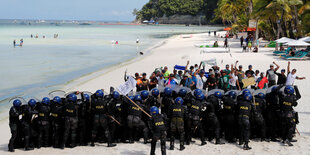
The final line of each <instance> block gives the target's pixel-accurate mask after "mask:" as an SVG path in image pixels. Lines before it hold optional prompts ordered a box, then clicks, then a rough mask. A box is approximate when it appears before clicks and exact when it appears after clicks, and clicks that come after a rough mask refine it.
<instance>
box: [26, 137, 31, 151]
mask: <svg viewBox="0 0 310 155" xmlns="http://www.w3.org/2000/svg"><path fill="white" fill-rule="evenodd" d="M29 150H33V148H32V147H29V138H27V137H25V151H29Z"/></svg>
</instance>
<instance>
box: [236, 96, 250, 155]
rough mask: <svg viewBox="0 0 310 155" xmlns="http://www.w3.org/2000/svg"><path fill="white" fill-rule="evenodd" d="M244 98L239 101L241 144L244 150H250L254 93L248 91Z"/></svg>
mask: <svg viewBox="0 0 310 155" xmlns="http://www.w3.org/2000/svg"><path fill="white" fill-rule="evenodd" d="M243 98H244V99H243V100H240V101H238V105H237V108H238V116H239V118H238V123H239V127H240V139H239V145H242V144H244V145H243V149H244V150H250V149H251V147H249V145H248V144H249V138H250V120H249V119H250V116H251V113H252V108H253V107H252V103H251V102H252V99H253V97H252V95H251V94H250V93H246V94H244V95H243Z"/></svg>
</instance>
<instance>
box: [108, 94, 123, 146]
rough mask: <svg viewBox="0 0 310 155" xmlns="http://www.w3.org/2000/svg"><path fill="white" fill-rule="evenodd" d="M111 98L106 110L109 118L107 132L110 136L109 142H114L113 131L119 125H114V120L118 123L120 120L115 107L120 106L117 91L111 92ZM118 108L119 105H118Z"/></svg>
mask: <svg viewBox="0 0 310 155" xmlns="http://www.w3.org/2000/svg"><path fill="white" fill-rule="evenodd" d="M111 96H112V98H111V99H110V100H109V101H108V103H107V109H108V117H109V131H110V135H111V140H112V141H115V139H114V138H115V131H116V129H117V128H119V125H117V124H116V122H115V120H114V119H117V121H118V122H119V121H120V119H119V117H116V116H119V114H118V112H119V111H118V109H117V107H116V106H117V105H118V104H120V102H121V100H120V94H119V93H118V92H117V91H113V92H112V94H111ZM118 106H119V105H118Z"/></svg>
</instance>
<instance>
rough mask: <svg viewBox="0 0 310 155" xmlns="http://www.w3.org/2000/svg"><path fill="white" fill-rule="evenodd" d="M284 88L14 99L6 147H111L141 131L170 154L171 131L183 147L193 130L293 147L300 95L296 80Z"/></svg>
mask: <svg viewBox="0 0 310 155" xmlns="http://www.w3.org/2000/svg"><path fill="white" fill-rule="evenodd" d="M282 87H283V86H278V87H273V89H272V91H271V92H269V93H267V94H266V95H265V94H264V93H258V94H257V95H255V96H254V97H253V96H252V95H253V94H251V92H250V90H248V89H244V90H243V91H242V92H241V93H237V92H236V91H229V92H227V93H226V94H224V93H223V92H222V91H216V92H215V93H213V94H211V95H209V96H205V95H204V93H203V91H201V90H199V89H196V90H194V91H193V92H189V91H188V90H186V89H183V88H181V89H179V90H178V92H176V91H173V90H172V89H170V88H165V89H164V91H163V92H162V93H160V91H159V90H158V89H157V88H154V89H152V90H151V94H149V92H148V91H142V92H140V93H139V94H140V95H135V96H122V95H120V94H119V93H118V92H117V91H113V92H111V93H110V94H108V95H104V92H103V91H102V90H98V91H96V93H95V94H93V95H91V96H89V95H88V94H84V93H83V92H82V93H80V92H75V93H71V94H69V95H67V96H66V97H64V98H60V97H58V96H56V97H54V98H53V99H52V100H50V99H49V98H47V97H44V98H43V99H42V101H41V102H37V101H36V100H34V99H30V100H29V101H28V104H26V105H22V102H21V100H19V99H16V100H14V101H13V106H12V107H11V109H10V112H9V115H10V117H9V121H10V123H9V125H10V129H11V133H12V137H11V139H10V141H9V145H8V147H9V151H11V152H13V151H14V149H15V148H24V149H25V150H32V149H33V148H34V147H37V148H40V147H48V146H51V145H52V146H53V147H54V148H61V149H64V147H65V146H68V147H72V148H73V147H76V146H77V144H79V145H81V146H86V145H87V144H88V143H89V142H90V146H95V142H100V143H102V142H107V143H108V145H107V146H108V147H114V146H116V144H113V143H114V142H124V143H134V141H138V140H139V139H140V138H143V139H144V143H145V144H146V143H148V142H149V137H151V138H152V141H151V154H155V148H156V142H157V141H158V140H160V141H161V142H160V144H161V152H162V154H166V139H167V137H168V138H169V139H170V150H174V142H175V139H179V140H180V148H179V150H181V151H182V150H184V149H185V146H184V145H189V144H190V143H192V142H194V141H192V138H193V137H199V138H200V140H201V145H205V144H207V143H206V139H207V140H208V141H212V140H213V139H215V144H224V143H223V142H222V141H221V138H225V139H226V140H227V141H228V142H229V143H234V142H236V139H239V145H243V149H245V150H248V149H251V147H249V145H248V143H249V139H250V138H261V140H262V141H268V142H269V141H270V140H272V141H278V140H277V138H281V139H282V140H283V143H285V144H287V145H289V146H292V143H291V142H294V141H296V140H293V134H294V133H295V128H296V123H298V116H297V112H295V111H294V110H293V106H297V100H298V99H300V97H301V96H300V93H299V91H298V89H297V87H296V86H295V89H294V87H292V86H285V88H284V93H281V91H280V89H281V88H282ZM295 92H296V95H295ZM78 94H80V95H81V99H79V100H78V99H77V96H76V95H78ZM143 112H146V113H149V114H151V117H148V116H150V115H145V114H144V113H143ZM20 116H22V118H21V119H19V118H20Z"/></svg>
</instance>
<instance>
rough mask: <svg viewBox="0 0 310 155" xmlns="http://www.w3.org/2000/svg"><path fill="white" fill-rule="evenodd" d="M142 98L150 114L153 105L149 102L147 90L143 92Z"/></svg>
mask: <svg viewBox="0 0 310 155" xmlns="http://www.w3.org/2000/svg"><path fill="white" fill-rule="evenodd" d="M141 98H142V104H143V105H145V108H146V109H147V112H149V110H150V108H151V104H150V102H149V101H148V98H149V92H148V91H147V90H142V91H141Z"/></svg>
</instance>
